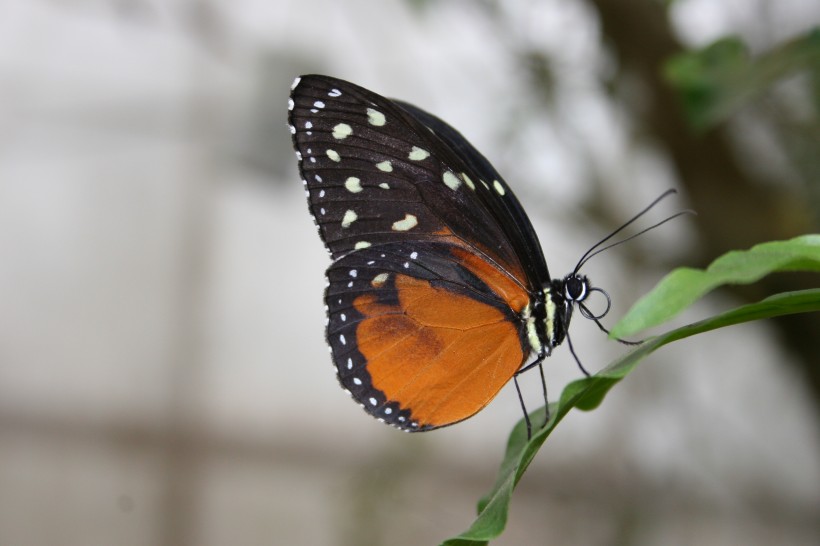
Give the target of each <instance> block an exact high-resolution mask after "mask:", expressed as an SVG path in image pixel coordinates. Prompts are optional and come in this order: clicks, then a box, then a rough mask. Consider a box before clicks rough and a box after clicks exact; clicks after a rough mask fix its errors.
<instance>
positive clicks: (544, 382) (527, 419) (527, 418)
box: [513, 351, 550, 440]
mask: <svg viewBox="0 0 820 546" xmlns="http://www.w3.org/2000/svg"><path fill="white" fill-rule="evenodd" d="M549 354H550V353H549V352H548V351H542V352H541V354H539V355H538V358H536V359H535V360H534V361H533V362H531V363H530V364H527V365H526V366H524V367H523V368H521V369H520V370H518V371H517V372H515V375H513V381H514V382H515V390H516V392H517V393H518V401H519V402H520V403H521V410H522V411H523V412H524V421H525V422H526V423H527V440H529V439H530V438H532V423H530V416H529V413H528V412H527V406H526V404H524V397H523V396H522V395H521V388H520V387H519V386H518V376H519V375H521V374H522V373H524V372H526V371H527V370H531V369H532V368H534V367H536V366H538V371H539V372H540V374H541V387H542V388H543V391H544V414H545V415H544V424H543V425H542V426H546V425H547V423H548V422H549V420H550V405H549V400H548V399H547V380H546V378H545V377H544V366H543V362H544V359H545V358H547V357H548V356H549Z"/></svg>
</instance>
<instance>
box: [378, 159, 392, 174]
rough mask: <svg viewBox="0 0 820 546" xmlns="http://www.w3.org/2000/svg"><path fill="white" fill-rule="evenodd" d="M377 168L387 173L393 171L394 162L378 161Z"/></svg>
mask: <svg viewBox="0 0 820 546" xmlns="http://www.w3.org/2000/svg"><path fill="white" fill-rule="evenodd" d="M376 168H377V169H379V170H380V171H383V172H386V173H392V172H393V164H392V163H390V162H389V161H382V162H381V163H376Z"/></svg>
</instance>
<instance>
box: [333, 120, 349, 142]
mask: <svg viewBox="0 0 820 546" xmlns="http://www.w3.org/2000/svg"><path fill="white" fill-rule="evenodd" d="M352 134H353V128H352V127H351V126H350V125H348V124H347V123H340V124H338V125H337V126H336V127H334V128H333V138H335V139H338V140H342V139H343V138H347V137H349V136H350V135H352Z"/></svg>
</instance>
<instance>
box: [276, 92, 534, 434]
mask: <svg viewBox="0 0 820 546" xmlns="http://www.w3.org/2000/svg"><path fill="white" fill-rule="evenodd" d="M289 109H290V114H289V123H290V127H291V133H292V134H293V142H294V147H295V149H296V153H297V158H298V159H299V169H300V173H301V175H302V178H303V181H304V184H305V187H306V193H307V197H308V204H309V208H310V211H311V213H312V214H313V217H314V219H315V220H316V223H317V226H318V229H319V234H320V236H321V238H322V240H323V241H324V242H325V244H326V246H327V248H328V250H329V252H330V254H331V257H332V258H333V260H334V261H333V264H332V265H331V266H330V267H329V268H328V273H327V274H328V282H329V285H328V289H327V292H326V298H325V299H326V304H327V308H328V317H329V323H328V341H329V343H330V346H331V352H332V355H333V359H334V362H335V364H336V366H337V369H338V372H339V379H340V381H341V383H342V385H343V386H344V387H345V388H346V389H348V390H349V391H350V392H351V394H352V395H353V396H354V398H355V399H356V400H357V401H359V402H360V403H361V404H362V405H363V406H364V407H365V408H366V409H367V410H368V411H369V412H370V413H371V414H373V415H375V416H377V417H379V418H381V419H384V420H385V421H388V422H390V423H391V424H394V425H396V426H399V427H401V428H404V429H406V430H425V429H430V428H436V427H440V426H445V425H448V424H452V423H454V422H457V421H460V420H462V419H465V418H467V417H469V416H470V415H472V414H474V413H475V412H477V411H478V410H480V409H481V408H482V407H484V406H485V405H486V404H487V403H488V402H489V400H491V399H492V397H494V396H495V394H497V392H498V391H499V390H500V389H501V387H502V386H503V385H504V384H505V383H506V382H507V381H509V379H510V377H512V375H513V374H514V373H515V371H516V370H517V369H518V368H519V367H520V366H521V364H522V363H523V362H524V361H525V359H526V357H527V355H528V354H529V348H528V345H527V341H526V335H525V332H524V330H525V328H524V325H523V323H522V320H521V314H522V313H523V312H524V309H525V308H526V307H527V306H528V304H529V301H530V293H531V292H532V291H534V290H538V289H540V285H539V284H537V283H538V280H539V279H540V277H541V275H534V274H531V273H529V271H530V270H531V269H532V266H531V264H529V263H528V262H526V263H525V260H529V259H530V256H529V254H530V253H531V252H536V253H537V254H538V255H540V247H538V245H537V240H536V239H534V232H532V228H531V226H530V224H529V220H526V216H525V215H524V214H523V211H522V210H521V209H520V205H519V204H518V202H517V200H515V197H514V196H513V195H512V192H510V191H509V189H508V188H507V187H506V185H505V184H504V183H503V181H502V180H501V179H500V177H498V176H497V173H496V172H495V170H494V169H492V167H491V166H490V165H489V162H487V161H486V159H484V158H483V156H480V154H479V153H478V152H477V151H475V149H474V148H473V147H472V146H470V145H469V143H467V141H466V140H464V139H463V137H461V136H460V135H459V134H458V133H457V132H456V131H455V130H454V129H452V128H450V127H449V126H447V125H446V124H444V123H443V122H441V121H440V120H438V119H437V118H434V117H433V116H430V115H429V114H426V113H423V111H420V110H418V109H414V107H413V108H408V107H407V106H406V105H399V104H397V103H396V102H393V101H391V100H389V99H386V98H384V97H381V96H379V95H377V94H375V93H372V92H370V91H367V90H365V89H363V88H361V87H358V86H356V85H353V84H351V83H348V82H344V81H342V80H338V79H335V78H329V77H326V76H303V77H302V78H300V79H298V80H297V82H295V84H294V87H293V92H292V94H291V101H290V103H289ZM482 160H483V161H482ZM485 178H492V180H485ZM516 215H518V216H516ZM519 216H520V217H521V218H523V219H524V220H526V222H525V224H523V225H524V231H523V232H522V231H521V229H522V228H521V227H519V226H516V225H515V222H516V221H518V220H520V219H521V218H519ZM528 230H529V231H528ZM522 233H524V234H526V233H530V234H531V237H530V238H529V239H526V238H522V237H523V235H522ZM522 245H523V246H522ZM529 246H534V249H535V250H533V249H530V248H528V247H529ZM522 258H524V259H523V260H522ZM541 262H543V257H542V258H541ZM544 269H546V266H544ZM542 273H546V272H545V271H544V272H542Z"/></svg>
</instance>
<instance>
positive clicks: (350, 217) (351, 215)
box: [342, 210, 359, 228]
mask: <svg viewBox="0 0 820 546" xmlns="http://www.w3.org/2000/svg"><path fill="white" fill-rule="evenodd" d="M358 217H359V215H358V214H356V211H353V210H348V211H347V212H345V215H344V218H342V227H343V228H347V227H350V225H351V224H352V223H353V222H355V221H356V219H357V218H358Z"/></svg>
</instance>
